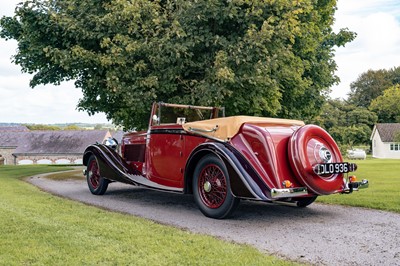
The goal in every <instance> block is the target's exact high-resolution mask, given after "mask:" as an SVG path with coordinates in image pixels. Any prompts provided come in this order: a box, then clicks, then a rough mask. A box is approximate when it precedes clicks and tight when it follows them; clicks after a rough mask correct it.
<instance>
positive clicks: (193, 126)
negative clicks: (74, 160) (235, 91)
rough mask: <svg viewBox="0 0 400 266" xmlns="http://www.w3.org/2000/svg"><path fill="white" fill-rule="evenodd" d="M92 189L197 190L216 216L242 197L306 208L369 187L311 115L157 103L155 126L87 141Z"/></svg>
mask: <svg viewBox="0 0 400 266" xmlns="http://www.w3.org/2000/svg"><path fill="white" fill-rule="evenodd" d="M83 164H84V165H85V166H87V168H86V170H85V171H84V172H85V175H86V179H87V183H88V186H89V190H90V191H91V193H93V194H95V195H102V194H104V193H105V192H106V190H107V188H108V184H109V183H110V182H115V181H117V182H123V183H127V184H132V185H135V186H142V187H146V188H149V189H156V190H162V191H167V192H174V193H185V194H193V196H194V199H195V202H196V204H197V206H198V207H199V209H200V211H201V212H202V213H203V214H204V215H206V216H208V217H211V218H217V219H221V218H225V217H227V216H229V215H230V214H232V212H233V211H234V210H235V208H236V207H237V206H238V204H239V201H240V200H241V199H246V200H256V201H265V202H291V203H293V204H295V205H297V206H299V207H305V206H307V205H309V204H311V203H312V202H314V200H315V199H316V198H317V197H318V196H322V195H329V194H334V193H343V194H347V193H351V192H353V191H355V190H359V189H361V188H366V187H368V181H367V180H365V179H364V180H361V181H357V179H356V177H355V176H354V175H349V172H353V171H355V170H356V169H357V166H356V164H354V163H349V162H344V161H343V158H342V155H341V153H340V150H339V148H338V146H337V144H336V142H335V141H334V140H333V139H332V137H331V136H330V135H329V134H328V133H327V132H326V131H325V130H324V129H322V128H321V127H319V126H316V125H305V124H304V122H303V121H299V120H289V119H277V118H265V117H253V116H231V117H225V109H224V108H221V107H205V106H191V105H180V104H168V103H162V102H161V103H154V104H153V106H152V111H151V114H150V119H149V126H148V129H147V131H141V132H129V133H126V134H125V135H124V136H123V138H122V141H121V142H120V143H117V141H116V140H115V139H108V140H107V141H105V143H103V144H93V145H91V146H89V147H87V149H86V151H85V152H84V155H83Z"/></svg>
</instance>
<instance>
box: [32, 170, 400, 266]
mask: <svg viewBox="0 0 400 266" xmlns="http://www.w3.org/2000/svg"><path fill="white" fill-rule="evenodd" d="M28 181H29V182H30V183H32V184H34V185H36V186H38V187H40V188H41V189H43V190H45V191H48V192H50V193H53V194H56V195H60V196H62V197H66V198H70V199H73V200H77V201H81V202H85V203H87V204H90V205H95V206H100V207H102V208H107V209H110V210H115V211H119V212H124V213H128V214H131V215H135V216H140V217H144V218H147V219H151V220H154V221H157V222H160V223H162V224H168V225H172V226H175V227H179V228H184V229H187V230H190V231H192V232H196V233H201V234H208V235H212V236H216V237H218V238H222V239H225V240H228V241H235V242H238V243H246V244H249V245H253V246H255V247H256V248H258V249H260V250H262V251H266V252H267V253H270V254H274V255H277V256H280V257H284V258H289V259H291V260H295V261H300V262H306V263H311V264H315V265H400V214H394V213H389V212H383V211H375V210H367V209H361V208H353V207H341V206H330V205H323V204H317V203H314V204H312V205H310V206H309V207H307V208H303V209H300V208H295V207H291V206H283V205H275V204H267V203H259V202H250V201H242V202H241V204H240V206H239V208H238V210H237V211H236V212H235V214H234V216H233V217H232V218H230V219H225V220H214V219H210V218H206V217H205V216H203V215H202V214H201V212H200V211H199V210H198V209H197V207H196V205H195V204H194V201H193V198H192V196H191V195H180V194H172V193H163V192H157V191H152V190H147V189H143V188H138V187H133V186H129V185H124V184H119V183H112V184H110V185H109V188H108V190H107V192H106V194H105V195H103V196H95V195H92V194H91V193H90V192H89V190H88V188H87V185H86V183H85V182H84V181H53V180H48V179H45V178H43V176H34V177H31V178H29V179H28ZM344 197H346V196H344ZM347 197H348V198H349V200H351V195H349V196H347Z"/></svg>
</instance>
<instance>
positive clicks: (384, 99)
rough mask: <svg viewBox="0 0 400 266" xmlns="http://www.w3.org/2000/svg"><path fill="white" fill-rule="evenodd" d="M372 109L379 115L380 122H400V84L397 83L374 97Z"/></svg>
mask: <svg viewBox="0 0 400 266" xmlns="http://www.w3.org/2000/svg"><path fill="white" fill-rule="evenodd" d="M370 110H371V111H373V112H375V113H376V114H377V115H378V118H379V122H380V123H400V85H395V86H392V87H390V88H388V89H387V90H385V91H384V92H383V95H381V96H379V97H377V98H376V99H374V100H373V101H372V103H371V105H370Z"/></svg>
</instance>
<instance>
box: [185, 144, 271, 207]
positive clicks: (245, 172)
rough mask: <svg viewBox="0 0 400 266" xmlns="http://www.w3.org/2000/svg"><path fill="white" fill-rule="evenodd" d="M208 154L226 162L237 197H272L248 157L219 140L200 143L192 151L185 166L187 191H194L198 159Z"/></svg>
mask: <svg viewBox="0 0 400 266" xmlns="http://www.w3.org/2000/svg"><path fill="white" fill-rule="evenodd" d="M207 154H214V155H216V156H218V157H219V158H220V159H221V160H222V161H223V162H224V164H225V166H226V168H227V170H228V173H229V177H230V185H231V192H232V194H233V195H234V196H235V197H238V198H248V199H256V200H264V201H268V200H270V199H271V196H270V189H269V188H268V187H267V186H266V185H265V184H264V183H263V182H262V180H261V178H260V177H259V176H258V175H257V174H256V172H255V171H254V170H253V168H252V167H251V166H250V164H248V162H247V161H246V159H244V158H243V157H242V156H241V155H240V154H239V153H238V152H237V151H236V150H234V149H233V148H232V147H230V146H228V145H226V144H223V143H218V142H207V143H203V144H200V145H199V146H198V147H197V148H196V149H195V150H193V152H192V153H191V155H190V157H189V159H188V161H187V163H186V167H185V193H193V191H192V180H193V173H194V169H195V168H196V164H197V163H198V161H199V160H200V159H201V158H202V157H203V156H205V155H207Z"/></svg>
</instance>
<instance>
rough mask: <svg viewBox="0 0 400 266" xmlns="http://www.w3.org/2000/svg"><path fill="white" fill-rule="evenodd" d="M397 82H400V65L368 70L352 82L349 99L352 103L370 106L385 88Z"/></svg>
mask: <svg viewBox="0 0 400 266" xmlns="http://www.w3.org/2000/svg"><path fill="white" fill-rule="evenodd" d="M395 84H400V67H396V68H392V69H389V70H386V69H379V70H368V71H367V72H364V73H362V74H361V75H360V76H359V77H358V79H357V80H356V81H354V82H352V83H351V84H350V93H349V99H348V100H349V101H350V102H351V103H352V104H355V105H357V106H362V107H365V108H368V107H369V105H370V104H371V102H372V101H373V100H374V99H376V98H377V97H379V96H381V95H382V94H383V91H384V90H386V89H388V88H389V87H392V86H393V85H395Z"/></svg>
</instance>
